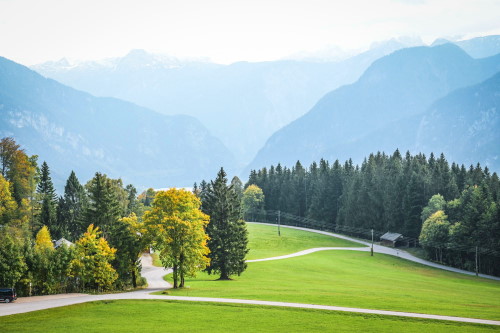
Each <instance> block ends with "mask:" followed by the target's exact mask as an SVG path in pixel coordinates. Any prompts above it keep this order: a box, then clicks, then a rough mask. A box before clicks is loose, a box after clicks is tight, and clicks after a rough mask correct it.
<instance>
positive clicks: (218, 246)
mask: <svg viewBox="0 0 500 333" xmlns="http://www.w3.org/2000/svg"><path fill="white" fill-rule="evenodd" d="M203 210H204V212H205V213H206V214H208V215H209V216H210V223H209V224H208V226H207V234H208V236H209V237H210V239H209V241H208V247H209V249H210V254H209V258H210V266H208V267H207V269H206V270H207V272H208V273H209V274H212V273H219V274H220V278H219V279H220V280H229V279H230V276H231V275H234V274H238V275H240V274H241V273H242V272H243V271H244V270H245V269H246V267H247V264H246V263H245V256H246V254H247V253H248V249H247V244H248V238H247V234H248V232H247V229H246V225H245V222H243V220H241V219H240V202H239V200H238V196H237V194H236V193H235V191H234V189H233V187H232V185H231V186H228V185H227V178H226V173H225V172H224V169H222V168H221V170H220V171H219V173H218V174H217V178H216V180H215V181H212V182H211V183H210V186H208V191H207V194H206V197H205V198H204V201H203Z"/></svg>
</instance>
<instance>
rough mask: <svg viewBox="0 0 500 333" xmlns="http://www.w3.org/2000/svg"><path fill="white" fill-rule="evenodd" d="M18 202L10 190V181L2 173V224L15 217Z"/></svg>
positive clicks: (0, 216)
mask: <svg viewBox="0 0 500 333" xmlns="http://www.w3.org/2000/svg"><path fill="white" fill-rule="evenodd" d="M16 209H17V203H16V201H15V200H14V198H13V197H12V194H11V192H10V183H9V182H8V181H7V180H6V179H5V178H4V177H3V176H2V175H0V225H6V224H8V223H9V222H10V221H11V220H12V219H14V218H15V214H16Z"/></svg>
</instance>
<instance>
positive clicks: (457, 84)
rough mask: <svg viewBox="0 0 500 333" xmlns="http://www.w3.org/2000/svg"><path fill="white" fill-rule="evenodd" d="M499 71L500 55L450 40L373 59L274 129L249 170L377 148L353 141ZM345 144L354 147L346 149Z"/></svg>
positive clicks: (359, 155) (359, 154)
mask: <svg viewBox="0 0 500 333" xmlns="http://www.w3.org/2000/svg"><path fill="white" fill-rule="evenodd" d="M498 71H500V55H498V56H494V57H490V58H484V59H473V58H472V57H470V56H469V55H467V54H466V53H465V51H463V50H462V49H460V48H459V47H458V46H456V45H452V44H444V45H439V46H435V47H416V48H408V49H403V50H400V51H396V52H394V53H392V54H391V55H389V56H386V57H384V58H381V59H379V60H377V61H375V62H374V63H373V64H372V66H370V68H369V69H367V70H366V71H365V73H364V74H363V75H362V76H361V78H360V79H359V80H358V81H357V82H356V83H353V84H351V85H346V86H343V87H341V88H339V89H337V90H334V91H332V92H330V93H328V94H327V95H325V96H324V97H323V98H322V99H321V100H320V101H318V103H317V104H316V105H315V106H314V107H313V108H312V109H311V110H310V111H309V112H308V113H307V114H305V115H304V116H302V117H301V118H299V119H297V120H295V121H294V122H292V123H290V124H289V125H288V126H285V127H284V128H283V129H281V130H279V131H277V132H276V133H275V134H273V136H271V137H270V138H269V140H268V141H267V142H266V145H265V146H264V147H263V148H262V149H261V150H260V151H259V153H258V155H257V156H256V158H255V159H254V161H253V162H252V163H251V164H250V165H249V166H248V167H247V168H246V170H245V171H246V172H249V171H250V169H259V168H261V167H263V166H266V165H267V166H268V165H271V164H276V163H278V162H280V163H282V164H283V165H293V163H295V162H296V161H297V160H298V159H299V160H301V162H302V163H304V164H306V165H307V164H308V163H311V162H312V161H313V160H319V159H320V158H324V159H339V160H344V159H348V158H353V159H354V160H357V159H359V158H363V156H366V155H367V154H369V153H371V152H373V151H361V150H362V149H361V148H360V149H358V150H356V147H355V146H353V143H356V142H358V141H360V140H362V138H363V137H364V136H366V135H368V134H369V133H371V132H374V131H379V130H383V129H384V127H385V126H386V125H388V124H389V123H391V122H397V121H398V120H401V119H404V118H406V117H412V116H416V115H419V114H423V113H424V112H425V111H426V110H427V108H428V107H429V106H430V105H431V104H432V103H433V102H434V101H436V100H438V99H439V98H442V97H444V96H445V95H446V94H448V93H450V92H451V91H453V90H455V89H458V88H463V87H466V86H469V85H474V84H477V83H480V82H481V81H483V80H485V79H487V78H488V77H490V76H492V75H493V74H495V73H496V72H498ZM405 140H406V138H405ZM395 141H396V145H397V139H395ZM347 146H351V147H353V148H354V150H353V151H351V152H350V154H349V155H344V154H345V153H346V147H347ZM370 146H372V147H374V146H373V144H370ZM396 147H397V146H396ZM396 147H394V148H396ZM374 148H376V147H374ZM399 148H400V149H401V150H406V147H399ZM408 148H411V147H408ZM377 150H378V149H377ZM336 151H337V153H336ZM338 152H344V153H342V154H339V153H338ZM325 154H327V155H325ZM290 156H293V157H290Z"/></svg>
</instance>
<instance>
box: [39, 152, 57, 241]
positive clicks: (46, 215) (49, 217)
mask: <svg viewBox="0 0 500 333" xmlns="http://www.w3.org/2000/svg"><path fill="white" fill-rule="evenodd" d="M37 193H38V194H39V196H40V203H41V212H40V216H39V223H40V226H43V225H46V226H47V227H48V228H49V230H50V232H52V233H53V234H57V233H58V232H57V225H56V219H57V216H56V214H57V212H56V209H57V195H56V191H55V190H54V184H52V179H51V178H50V170H49V166H48V165H47V162H45V161H44V162H43V164H42V168H41V170H40V182H39V183H38V187H37Z"/></svg>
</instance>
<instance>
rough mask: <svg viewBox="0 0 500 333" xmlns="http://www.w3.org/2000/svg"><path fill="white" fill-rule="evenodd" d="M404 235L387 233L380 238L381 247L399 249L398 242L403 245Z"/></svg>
mask: <svg viewBox="0 0 500 333" xmlns="http://www.w3.org/2000/svg"><path fill="white" fill-rule="evenodd" d="M403 238H404V237H403V235H401V234H398V233H395V232H386V233H385V234H383V235H382V236H380V245H384V246H390V247H397V246H398V245H400V244H398V242H400V243H401V241H402V240H403Z"/></svg>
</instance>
